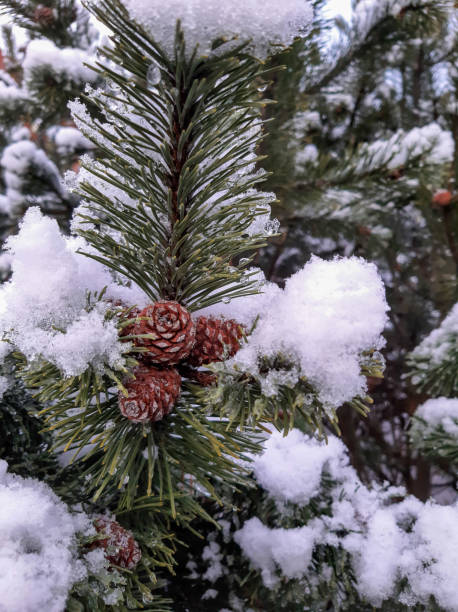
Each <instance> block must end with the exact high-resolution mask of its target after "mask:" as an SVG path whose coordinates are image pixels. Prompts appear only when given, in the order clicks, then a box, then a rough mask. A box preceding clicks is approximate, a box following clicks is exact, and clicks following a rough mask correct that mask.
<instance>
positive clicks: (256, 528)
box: [234, 517, 323, 588]
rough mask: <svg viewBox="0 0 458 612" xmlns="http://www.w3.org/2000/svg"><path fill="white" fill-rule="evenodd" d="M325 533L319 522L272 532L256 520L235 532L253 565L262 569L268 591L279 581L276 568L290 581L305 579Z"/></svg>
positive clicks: (250, 520)
mask: <svg viewBox="0 0 458 612" xmlns="http://www.w3.org/2000/svg"><path fill="white" fill-rule="evenodd" d="M322 531H323V525H322V524H321V523H320V522H319V521H312V522H311V523H310V524H309V525H306V526H304V527H296V528H292V529H282V528H278V529H270V528H269V527H266V526H265V525H264V524H263V523H262V522H261V521H260V520H259V519H258V518H257V517H253V518H251V519H249V520H248V521H247V522H246V523H245V524H244V526H243V527H242V529H241V530H240V531H238V532H236V534H235V537H234V539H235V541H236V542H237V544H238V545H239V546H240V547H241V548H242V550H243V552H244V553H245V555H246V556H247V557H248V558H249V559H250V561H251V563H252V564H253V565H254V566H255V567H257V568H258V569H260V570H261V576H262V579H263V582H264V584H265V586H266V587H268V588H269V587H273V586H275V584H276V583H277V582H278V580H277V578H276V577H275V569H276V567H277V566H278V568H279V569H280V571H281V573H282V574H283V575H284V576H286V577H287V578H290V579H291V578H301V577H303V576H305V574H306V573H307V570H308V566H309V564H310V562H311V560H312V553H313V549H314V547H315V546H316V544H317V541H318V539H319V538H320V535H321V532H322Z"/></svg>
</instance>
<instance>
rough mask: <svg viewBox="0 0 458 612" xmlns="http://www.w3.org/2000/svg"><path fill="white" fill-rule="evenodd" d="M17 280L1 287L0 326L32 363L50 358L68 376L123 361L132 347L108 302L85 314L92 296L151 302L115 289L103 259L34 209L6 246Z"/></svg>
mask: <svg viewBox="0 0 458 612" xmlns="http://www.w3.org/2000/svg"><path fill="white" fill-rule="evenodd" d="M6 246H7V249H8V251H9V253H10V254H11V255H12V271H13V275H12V278H11V280H10V281H9V282H8V283H6V284H4V285H3V286H2V288H1V289H0V329H1V330H2V332H3V334H4V337H5V339H7V340H8V341H9V342H10V343H11V347H12V348H13V347H15V348H16V349H18V350H19V351H21V352H22V353H23V354H24V355H25V356H26V357H27V358H28V359H29V360H31V361H34V360H36V359H46V360H48V361H50V362H51V363H54V364H55V365H56V366H57V367H59V368H60V369H61V371H62V372H63V374H64V375H66V376H75V375H78V374H81V373H82V372H83V371H85V370H86V369H87V367H88V366H89V365H92V367H94V368H95V369H96V370H98V371H103V368H104V367H105V364H108V365H110V366H111V367H113V368H117V367H119V366H121V365H122V364H123V351H125V350H126V347H127V345H125V344H122V343H120V342H119V339H118V332H117V328H116V325H115V322H114V321H107V320H105V312H106V310H107V309H108V307H109V303H107V302H106V301H104V302H99V303H97V304H96V305H95V306H94V308H93V309H92V310H89V311H88V310H87V309H86V300H87V292H88V291H90V292H91V293H92V294H94V293H96V292H97V293H99V292H100V291H102V289H104V288H105V287H107V294H106V296H107V298H112V299H113V300H122V301H124V302H125V303H126V304H129V305H135V304H139V305H141V306H144V305H146V303H147V298H146V296H145V295H144V294H143V292H142V291H140V290H139V289H138V288H136V287H132V288H129V287H124V286H121V285H120V284H117V283H116V282H115V281H114V280H113V277H112V275H111V273H110V272H109V271H108V270H107V269H106V268H104V266H102V265H101V264H99V263H98V262H96V261H94V260H92V259H90V258H88V257H86V256H84V255H82V254H80V253H78V249H85V250H86V249H87V245H86V244H85V242H84V241H83V240H82V239H81V238H66V237H64V236H63V235H62V234H61V233H60V230H59V228H58V226H57V222H56V221H55V220H52V219H50V218H47V217H45V216H43V215H42V214H41V212H40V211H39V209H38V208H30V209H29V210H28V211H27V213H26V215H25V217H24V220H23V222H22V225H21V229H20V231H19V234H18V235H17V236H12V237H10V238H9V239H8V241H7V245H6Z"/></svg>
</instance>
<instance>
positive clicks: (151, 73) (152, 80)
mask: <svg viewBox="0 0 458 612" xmlns="http://www.w3.org/2000/svg"><path fill="white" fill-rule="evenodd" d="M160 80H161V70H160V68H159V66H158V65H157V63H156V62H153V63H152V64H151V66H150V67H149V68H148V72H147V73H146V82H147V84H148V86H150V87H151V86H154V85H157V84H158V83H159V81H160Z"/></svg>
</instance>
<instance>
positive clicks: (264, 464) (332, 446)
mask: <svg viewBox="0 0 458 612" xmlns="http://www.w3.org/2000/svg"><path fill="white" fill-rule="evenodd" d="M305 439H306V438H305V437H304V434H302V433H301V432H300V431H299V430H298V429H294V430H293V431H291V432H290V433H289V434H288V436H287V443H286V444H285V438H283V437H281V436H278V435H271V436H270V437H269V438H268V439H267V440H266V442H265V445H264V452H263V454H262V455H260V456H258V457H255V459H254V462H253V473H254V475H255V478H256V480H257V481H258V483H259V484H260V485H261V486H262V488H263V489H264V490H266V491H267V492H268V493H269V495H271V496H272V497H274V498H275V499H278V500H284V501H290V502H292V503H295V504H306V503H307V502H309V501H310V500H311V499H312V497H314V496H315V495H317V494H318V493H319V490H320V485H321V474H322V472H323V470H324V467H325V466H326V465H327V464H328V463H329V462H330V461H332V460H333V459H334V457H336V456H337V455H338V453H339V452H341V450H342V443H341V442H340V440H339V439H338V438H336V437H332V438H330V439H329V444H325V443H323V442H319V441H318V440H307V444H304V440H305ZM292 465H294V466H295V469H294V470H293V471H292V470H291V466H292Z"/></svg>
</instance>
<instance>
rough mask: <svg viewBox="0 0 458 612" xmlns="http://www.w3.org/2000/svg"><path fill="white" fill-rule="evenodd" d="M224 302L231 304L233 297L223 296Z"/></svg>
mask: <svg viewBox="0 0 458 612" xmlns="http://www.w3.org/2000/svg"><path fill="white" fill-rule="evenodd" d="M222 301H223V304H230V303H231V298H228V297H225V298H223V300H222Z"/></svg>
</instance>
